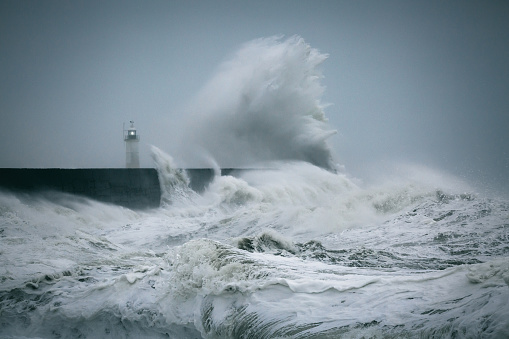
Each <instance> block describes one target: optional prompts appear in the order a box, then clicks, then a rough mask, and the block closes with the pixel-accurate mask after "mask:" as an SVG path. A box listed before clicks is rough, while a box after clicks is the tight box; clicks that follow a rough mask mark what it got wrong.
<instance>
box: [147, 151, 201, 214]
mask: <svg viewBox="0 0 509 339" xmlns="http://www.w3.org/2000/svg"><path fill="white" fill-rule="evenodd" d="M152 159H153V160H154V163H155V165H156V168H157V174H158V177H159V184H160V185H161V205H163V206H164V205H168V204H172V203H175V202H181V203H186V202H190V201H191V200H192V198H193V197H194V196H196V193H195V192H194V191H193V190H192V189H191V188H189V183H190V181H189V177H188V176H187V173H186V171H185V170H184V169H181V168H177V166H176V164H175V161H174V160H173V158H172V157H171V156H170V155H169V154H166V153H164V152H163V151H161V150H160V149H159V148H157V147H155V146H152Z"/></svg>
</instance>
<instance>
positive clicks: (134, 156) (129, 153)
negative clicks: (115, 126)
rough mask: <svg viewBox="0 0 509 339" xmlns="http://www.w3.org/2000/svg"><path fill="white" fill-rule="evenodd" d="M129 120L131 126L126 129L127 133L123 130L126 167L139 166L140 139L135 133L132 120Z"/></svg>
mask: <svg viewBox="0 0 509 339" xmlns="http://www.w3.org/2000/svg"><path fill="white" fill-rule="evenodd" d="M130 122H131V127H129V129H128V130H127V133H125V130H124V141H125V166H126V167H127V168H139V167H140V155H139V153H138V142H139V141H140V137H139V135H137V134H136V128H135V127H134V121H132V120H131V121H130Z"/></svg>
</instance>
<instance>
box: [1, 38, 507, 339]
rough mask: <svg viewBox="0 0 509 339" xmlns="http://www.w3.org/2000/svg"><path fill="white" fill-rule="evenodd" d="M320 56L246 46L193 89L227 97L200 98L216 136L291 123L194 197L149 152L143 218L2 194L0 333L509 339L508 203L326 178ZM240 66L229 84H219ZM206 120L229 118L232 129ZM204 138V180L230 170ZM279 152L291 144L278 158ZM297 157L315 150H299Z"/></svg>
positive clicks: (415, 178)
mask: <svg viewBox="0 0 509 339" xmlns="http://www.w3.org/2000/svg"><path fill="white" fill-rule="evenodd" d="M248 52H249V53H248ZM256 53H258V54H257V55H258V56H259V58H255V57H254V56H253V54H256ZM250 55H251V56H252V58H253V60H252V61H249V60H248V59H249V58H248V57H249V56H250ZM246 58H247V59H246ZM323 59H324V56H323V55H321V54H319V53H318V52H317V51H314V50H313V49H311V48H310V47H309V46H307V45H306V44H305V43H304V42H303V41H302V40H301V39H299V38H291V39H288V40H284V41H281V40H277V39H269V40H257V41H255V42H253V43H250V44H247V45H246V46H244V47H243V49H241V50H240V51H239V52H238V54H236V56H234V57H233V59H232V61H231V64H232V66H228V64H229V63H225V65H224V66H223V67H224V68H226V69H225V70H223V71H222V72H219V73H218V77H217V78H215V79H216V80H212V81H211V83H210V84H209V85H207V86H206V89H205V90H204V93H212V92H213V88H214V87H215V86H214V85H213V84H214V83H215V82H216V81H219V83H221V84H223V81H227V79H231V78H232V77H233V78H234V80H235V81H233V84H235V86H233V85H232V86H233V87H234V88H238V89H239V93H236V94H235V95H234V98H232V99H231V100H232V102H233V103H234V104H228V102H226V103H225V101H224V100H223V99H224V95H226V94H225V93H223V89H224V88H225V87H224V86H221V88H220V89H217V91H218V96H217V104H216V103H215V102H214V101H210V102H208V106H209V110H208V111H207V113H206V115H210V117H211V118H210V119H211V120H209V121H212V122H214V123H216V120H214V119H213V118H212V117H213V116H216V115H217V116H218V120H217V121H218V122H217V125H213V124H212V125H211V126H216V127H217V128H219V130H217V129H216V130H215V131H216V132H217V133H219V132H221V133H223V132H224V133H226V132H225V131H226V130H227V129H231V128H232V135H236V136H237V137H236V138H240V139H242V135H243V134H242V133H240V132H239V131H243V130H249V131H250V130H251V129H250V127H253V126H254V130H257V126H260V123H262V122H263V121H267V120H268V121H270V122H271V123H274V121H276V120H277V119H280V118H281V119H282V121H285V122H286V121H291V124H290V125H291V126H292V128H290V129H289V130H288V129H285V124H284V123H283V125H280V126H279V127H280V128H272V127H270V128H268V129H267V128H261V129H258V130H257V131H258V132H260V133H261V131H263V133H261V136H260V138H261V139H263V140H262V141H263V142H262V141H260V143H261V144H262V145H263V147H262V148H269V150H267V152H266V153H261V155H260V156H256V154H259V153H258V152H257V149H259V148H258V146H259V145H258V146H256V147H255V145H253V146H252V147H251V146H250V147H247V148H246V150H245V153H246V155H249V156H246V157H245V158H243V155H242V154H238V153H236V151H235V152H233V153H232V154H234V155H235V156H238V157H239V158H243V159H242V160H243V161H245V160H246V159H248V158H249V157H253V162H254V163H256V164H258V166H257V167H258V168H257V169H254V170H246V169H244V170H241V171H237V172H234V173H232V174H233V175H232V176H216V177H215V178H214V180H213V181H212V182H211V183H210V184H209V185H208V186H207V188H206V189H205V191H204V192H202V193H200V194H198V193H196V192H194V191H192V190H191V189H190V188H189V179H188V178H187V175H186V173H185V171H183V170H180V169H178V167H179V166H178V165H177V164H176V161H175V160H174V159H173V158H172V157H171V156H169V155H167V154H166V153H165V152H164V151H162V150H160V149H158V148H153V158H154V162H155V166H156V168H157V169H158V172H159V179H160V182H161V188H162V191H163V194H162V199H161V207H160V208H157V209H152V210H142V211H135V210H130V209H127V208H123V207H119V206H114V205H108V204H103V203H99V202H95V201H92V200H88V199H85V198H81V197H76V196H69V195H63V194H62V195H59V194H57V193H53V194H40V195H35V194H11V193H8V192H2V193H0V336H1V337H6V338H26V337H28V338H77V337H82V338H85V337H86V338H98V337H115V338H139V337H143V338H159V337H161V338H162V337H170V338H339V337H341V338H343V337H344V338H368V337H369V338H387V337H389V338H393V337H397V338H400V337H408V338H415V337H419V338H439V337H440V338H441V337H454V338H480V337H484V338H507V337H509V300H508V299H509V286H508V285H509V260H508V254H509V235H508V231H509V202H508V201H506V200H503V199H497V198H494V197H484V196H480V195H478V194H476V193H475V192H474V191H473V190H472V189H471V188H469V187H468V185H466V184H463V183H461V182H460V181H458V180H456V179H454V178H452V177H450V176H447V175H445V174H444V173H441V172H440V171H435V170H430V169H427V168H425V167H417V166H414V167H412V168H409V169H408V171H407V172H406V174H405V175H399V176H398V177H395V178H389V179H384V180H381V181H380V182H379V183H378V184H377V185H365V184H361V183H359V182H358V181H357V180H353V179H352V178H351V177H350V176H349V175H347V174H345V173H341V172H336V171H333V170H332V165H331V162H329V160H330V158H329V157H330V155H331V153H330V149H329V146H328V145H327V142H326V140H327V137H328V136H330V133H329V132H328V131H329V130H330V129H329V128H328V127H327V126H326V124H325V120H326V119H324V118H325V117H324V116H321V114H318V115H316V114H314V113H310V112H311V111H312V112H315V113H316V110H315V109H318V108H319V109H320V112H322V113H323V111H321V109H322V105H321V104H320V103H319V97H320V95H321V92H320V91H321V89H320V87H319V86H318V85H319V83H318V79H319V78H317V77H316V73H315V69H316V67H317V66H318V65H319V63H320V62H322V61H323ZM239 60H240V61H242V62H240V61H239ZM267 60H269V61H271V62H267ZM274 61H278V63H275V64H274V69H271V70H267V71H266V72H265V73H264V72H262V71H263V67H262V71H261V74H256V77H255V78H256V79H258V78H262V79H265V80H266V79H272V80H273V82H269V83H268V84H278V86H279V87H277V86H276V87H274V88H277V89H273V88H272V87H270V86H269V87H266V89H265V90H264V91H261V92H260V88H261V87H260V86H258V85H259V84H260V83H262V82H263V81H261V80H259V79H258V80H256V81H255V80H253V81H251V80H250V79H251V77H252V75H253V72H252V70H253V69H260V68H257V67H259V66H260V65H263V66H264V67H265V66H267V65H270V64H273V63H274ZM250 63H251V64H250ZM252 63H254V64H255V65H254V66H253V65H252ZM246 64H247V65H246ZM242 65H246V66H245V68H246V72H245V74H244V73H242V74H244V76H243V77H241V78H240V79H237V78H235V76H234V75H231V74H230V71H231V72H232V73H236V71H237V69H238V67H241V66H242ZM255 66H256V67H255ZM267 67H268V66H267ZM302 68H303V69H304V70H303V71H302V72H301V73H299V72H298V71H297V70H300V69H302ZM291 70H295V72H297V74H293V73H292V72H291ZM271 72H272V73H271ZM267 74H268V75H267ZM229 75H230V76H229ZM218 79H219V80H218ZM220 80H221V81H220ZM265 80H264V81H265ZM272 80H271V81H272ZM274 81H275V82H274ZM315 85H316V86H317V87H316V86H315ZM274 86H275V85H274ZM306 89H309V90H306ZM273 91H276V92H273ZM295 92H297V93H298V95H297V94H295ZM242 93H244V94H245V93H247V94H250V95H251V97H250V98H252V100H253V101H252V102H251V103H250V104H249V105H247V104H246V105H247V106H245V104H242V103H241V101H238V100H240V99H239V98H242V95H244V94H242ZM294 94H295V95H294ZM285 95H287V96H286V98H287V100H283V98H284V97H285ZM301 96H303V98H301V99H300V101H297V102H295V100H294V99H295V98H298V97H301ZM205 97H206V95H205V96H202V98H205ZM253 98H254V99H253ZM234 99H235V100H234ZM317 100H318V102H317ZM306 103H307V104H306ZM221 105H222V106H221ZM220 108H221V109H220ZM301 108H302V109H303V110H301ZM309 108H313V109H312V110H311V111H310V110H309ZM246 110H247V111H249V112H250V113H249V114H247V113H246V112H245V111H246ZM313 110H314V111H313ZM214 112H216V113H214ZM218 112H219V113H218ZM221 112H229V113H228V114H233V115H234V116H236V115H237V114H239V115H240V116H239V117H238V118H236V122H235V124H238V126H237V125H235V124H234V123H233V122H231V123H230V122H228V121H229V120H228V121H227V120H224V119H225V117H224V116H223V113H221ZM277 112H283V113H281V114H282V117H280V116H279V117H278V118H277V119H276V120H274V119H273V118H272V117H273V116H278V114H280V113H277ZM224 114H227V113H224ZM253 114H254V115H255V117H252V116H251V115H253ZM310 119H311V120H310ZM313 119H314V120H313ZM223 123H226V126H223ZM232 124H234V125H235V126H233V125H232ZM322 124H323V125H322ZM218 126H223V127H224V128H223V127H218ZM317 126H318V127H317ZM202 128H203V127H202V126H199V129H198V130H201V129H202ZM280 129H281V133H283V134H281V133H280V131H279V130H280ZM253 133H254V132H253ZM213 134H214V132H212V131H211V132H210V137H211V138H212V139H209V138H208V137H209V136H208V135H203V138H201V137H197V138H196V140H195V141H200V140H201V141H202V142H203V145H207V144H208V145H209V146H210V148H208V149H207V151H206V153H208V154H209V155H210V157H211V158H209V159H208V160H207V161H208V163H210V162H211V160H210V159H215V160H214V161H217V166H216V169H217V168H218V167H219V166H224V164H225V161H226V162H227V161H229V159H227V158H223V157H221V156H217V153H218V152H219V153H220V150H221V149H220V148H216V147H213V146H214V143H216V142H217V143H218V145H219V144H222V143H223V142H225V143H226V145H228V143H229V142H228V141H225V140H221V139H222V137H217V138H215V137H213ZM308 135H314V136H316V138H307V137H306V136H308ZM224 137H225V138H227V139H228V138H229V136H224ZM253 138H254V135H252V136H251V135H250V136H249V137H247V139H246V140H247V141H248V142H247V144H251V143H255V144H256V143H257V141H256V140H255V139H256V138H254V139H253ZM240 139H239V140H240ZM281 140H283V141H284V143H283V144H281V142H280V141H281ZM299 140H300V141H299ZM299 142H300V143H299ZM240 144H242V143H240ZM287 144H291V145H293V146H292V147H296V148H299V149H303V151H302V152H293V151H291V149H292V148H290V152H287V153H285V152H284V150H285V149H286V146H285V145H287ZM203 145H201V146H200V147H202V148H205V146H203ZM297 145H298V146H297ZM224 149H228V148H224ZM312 149H320V150H321V151H320V152H319V153H318V154H321V155H324V156H323V157H322V156H320V157H318V158H313V157H308V156H307V155H306V154H309V152H311V151H309V150H312ZM308 151H309V152H308ZM311 153H312V154H314V153H313V152H311ZM267 154H270V156H267ZM278 159H279V160H278ZM317 159H318V160H317ZM260 161H264V166H263V168H261V167H262V166H259V164H260ZM267 161H270V162H267ZM244 164H247V163H245V162H244ZM317 165H318V166H317ZM216 172H217V171H216Z"/></svg>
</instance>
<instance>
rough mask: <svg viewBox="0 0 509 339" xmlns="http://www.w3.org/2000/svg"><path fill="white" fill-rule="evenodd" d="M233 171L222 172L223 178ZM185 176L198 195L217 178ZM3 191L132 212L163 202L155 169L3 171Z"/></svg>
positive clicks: (201, 173)
mask: <svg viewBox="0 0 509 339" xmlns="http://www.w3.org/2000/svg"><path fill="white" fill-rule="evenodd" d="M232 171H233V170H232V169H222V170H221V174H222V175H226V174H229V173H231V172H232ZM186 172H187V174H188V176H189V179H190V187H191V188H192V189H193V190H195V191H197V192H201V191H203V190H204V189H205V187H206V186H207V185H208V183H210V182H211V181H212V179H213V177H214V171H213V170H212V169H209V168H199V169H187V170H186ZM0 189H1V190H4V191H10V192H14V193H29V194H34V193H36V194H37V193H40V194H46V195H48V194H52V193H54V192H64V193H68V194H73V195H76V196H82V197H87V198H91V199H94V200H98V201H102V202H106V203H112V204H116V205H120V206H124V207H128V208H133V209H144V208H157V207H159V204H160V200H161V187H160V184H159V177H158V174H157V171H156V170H155V169H154V168H79V169H64V168H0ZM55 196H56V195H55Z"/></svg>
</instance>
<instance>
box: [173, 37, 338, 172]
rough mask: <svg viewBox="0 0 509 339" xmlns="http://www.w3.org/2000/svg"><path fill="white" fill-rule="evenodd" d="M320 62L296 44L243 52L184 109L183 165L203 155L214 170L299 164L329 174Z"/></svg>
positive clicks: (276, 40)
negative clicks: (273, 163)
mask: <svg viewBox="0 0 509 339" xmlns="http://www.w3.org/2000/svg"><path fill="white" fill-rule="evenodd" d="M326 58H327V55H326V54H323V53H320V52H319V51H318V50H316V49H314V48H312V47H310V46H309V45H308V44H307V43H306V42H305V41H304V40H303V39H302V38H300V37H298V36H294V37H290V38H287V39H284V38H282V37H270V38H263V39H257V40H254V41H251V42H248V43H246V44H244V45H243V46H242V47H241V48H240V49H239V50H238V51H237V52H236V53H235V54H234V55H233V56H232V57H231V59H230V60H228V61H226V62H224V63H223V64H222V65H221V66H220V67H219V69H218V70H217V72H216V74H215V75H214V76H213V77H212V79H211V80H210V81H209V82H208V83H207V84H206V85H205V86H204V88H203V89H202V91H201V92H200V93H199V94H198V96H197V98H196V101H195V102H194V103H193V104H192V105H191V106H190V108H189V111H190V113H189V117H188V118H189V119H188V123H187V125H186V127H185V128H184V129H183V131H184V132H183V134H182V135H181V140H182V147H183V149H184V150H185V151H184V152H182V154H183V159H182V161H184V162H186V161H187V162H189V160H187V159H189V157H190V155H191V156H192V154H196V152H197V150H202V151H203V152H204V153H205V154H209V155H210V156H211V157H212V158H214V159H215V160H216V161H217V163H218V164H219V165H220V166H221V167H246V166H251V165H253V164H256V163H260V162H264V161H271V160H302V161H307V162H310V163H312V164H314V165H316V166H320V167H323V168H326V169H334V167H335V164H334V161H333V159H332V154H331V150H330V147H329V145H328V143H327V139H328V138H329V137H330V136H331V135H333V134H334V133H335V131H334V130H332V129H331V127H329V126H328V125H327V118H326V117H325V113H324V105H323V104H322V103H321V97H322V94H323V91H324V88H323V86H322V85H321V84H320V79H321V78H322V74H321V71H320V68H319V66H320V65H321V64H322V62H324V61H325V59H326ZM186 158H187V159H186ZM206 165H207V164H206Z"/></svg>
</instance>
